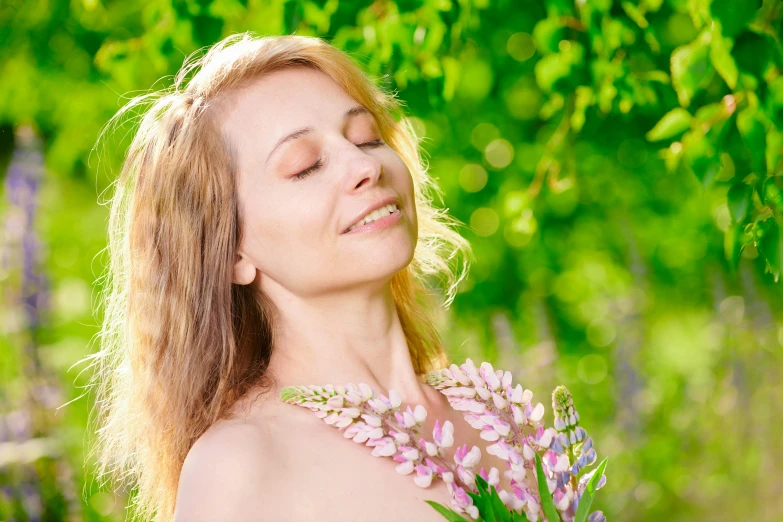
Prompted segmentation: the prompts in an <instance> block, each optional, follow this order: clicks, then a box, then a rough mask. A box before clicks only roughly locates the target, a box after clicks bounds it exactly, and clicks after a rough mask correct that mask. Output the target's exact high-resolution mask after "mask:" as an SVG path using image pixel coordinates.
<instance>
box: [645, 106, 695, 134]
mask: <svg viewBox="0 0 783 522" xmlns="http://www.w3.org/2000/svg"><path fill="white" fill-rule="evenodd" d="M692 119H693V118H692V116H691V114H690V113H689V112H688V111H686V110H685V109H683V108H681V107H677V108H675V109H672V110H670V111H669V112H667V113H666V114H665V115H664V116H663V118H661V119H660V121H659V122H658V123H656V124H655V127H653V128H652V129H651V130H650V131H649V132H648V133H647V135H646V136H647V140H648V141H661V140H665V139H669V138H673V137H674V136H678V135H680V134H682V133H683V132H685V131H686V130H688V129H689V128H690V127H691V120H692Z"/></svg>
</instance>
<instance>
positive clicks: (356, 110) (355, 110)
mask: <svg viewBox="0 0 783 522" xmlns="http://www.w3.org/2000/svg"><path fill="white" fill-rule="evenodd" d="M359 114H370V111H369V110H368V109H367V108H366V107H364V106H362V105H356V106H355V107H351V108H350V109H348V110H347V111H346V113H345V114H343V122H346V121H348V120H349V119H351V118H353V117H354V116H358V115H359ZM314 130H315V129H313V127H302V128H301V129H297V130H295V131H293V132H291V133H289V134H286V135H285V136H283V137H282V138H280V139H279V140H277V143H275V146H274V147H272V151H271V152H270V153H269V156H267V157H266V162H265V163H264V165H267V164H268V163H269V160H270V159H271V158H272V156H273V155H274V153H275V152H276V151H277V149H278V148H280V146H281V145H282V144H283V143H285V142H287V141H291V140H296V139H299V138H301V137H302V136H304V135H306V134H309V133H311V132H313V131H314Z"/></svg>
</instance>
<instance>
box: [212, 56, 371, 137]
mask: <svg viewBox="0 0 783 522" xmlns="http://www.w3.org/2000/svg"><path fill="white" fill-rule="evenodd" d="M356 104H357V102H356V100H354V99H353V98H351V97H350V96H349V95H348V94H347V93H346V92H345V91H344V90H343V89H342V87H340V86H339V85H338V84H337V83H336V82H335V81H334V80H332V79H331V78H330V77H329V76H327V75H326V74H325V73H323V72H321V71H318V70H315V69H310V68H305V67H291V68H287V69H283V70H280V71H275V72H273V73H270V74H268V75H265V76H264V77H263V78H260V79H258V80H255V81H253V82H252V83H250V84H248V85H247V86H245V87H243V88H242V89H240V90H238V91H237V92H235V93H234V94H233V95H232V96H231V99H230V100H229V103H228V104H227V109H226V111H225V112H224V117H223V119H222V122H221V123H222V127H223V131H224V133H226V134H227V135H228V136H229V137H230V138H231V139H232V141H234V142H235V143H239V144H242V143H244V142H247V141H248V139H249V140H251V141H252V143H253V145H254V149H256V150H259V149H261V152H268V151H269V148H271V147H272V145H273V144H274V142H275V141H276V140H277V139H278V138H279V137H280V136H281V135H283V134H284V133H286V132H290V131H291V130H293V129H297V128H300V127H305V126H314V127H316V128H318V127H320V126H322V125H326V124H330V123H333V122H334V121H338V120H341V119H342V117H343V114H344V113H345V111H346V110H348V109H350V108H351V107H353V106H355V105H356Z"/></svg>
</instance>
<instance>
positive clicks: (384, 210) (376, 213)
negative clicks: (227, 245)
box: [348, 203, 397, 232]
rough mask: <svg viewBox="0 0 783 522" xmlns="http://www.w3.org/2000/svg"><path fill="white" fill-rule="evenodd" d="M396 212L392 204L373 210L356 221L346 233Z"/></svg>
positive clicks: (395, 207)
mask: <svg viewBox="0 0 783 522" xmlns="http://www.w3.org/2000/svg"><path fill="white" fill-rule="evenodd" d="M396 210H397V205H395V204H394V203H392V204H389V205H386V206H383V207H381V208H379V209H376V210H373V211H372V212H370V213H369V214H367V215H366V216H364V218H362V219H360V220H359V221H357V222H356V223H355V224H354V225H351V228H349V229H348V232H350V231H351V230H353V229H354V228H356V227H360V226H362V225H365V224H367V223H372V222H373V221H376V220H378V219H380V218H382V217H384V216H388V215H389V214H392V213H394V212H395V211H396Z"/></svg>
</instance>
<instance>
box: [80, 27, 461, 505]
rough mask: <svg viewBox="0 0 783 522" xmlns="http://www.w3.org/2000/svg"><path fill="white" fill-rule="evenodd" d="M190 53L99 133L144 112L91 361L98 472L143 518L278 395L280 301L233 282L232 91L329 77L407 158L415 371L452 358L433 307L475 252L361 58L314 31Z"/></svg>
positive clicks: (113, 206) (126, 168) (118, 190)
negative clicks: (231, 422)
mask: <svg viewBox="0 0 783 522" xmlns="http://www.w3.org/2000/svg"><path fill="white" fill-rule="evenodd" d="M202 54H203V53H198V52H197V53H194V54H193V55H191V56H190V57H188V58H187V59H186V60H185V62H184V64H183V66H182V68H181V69H180V71H179V72H178V73H177V74H176V75H175V76H174V81H173V84H172V86H171V87H169V88H166V89H163V90H160V91H156V92H151V93H147V94H143V95H140V96H137V97H135V98H132V99H131V101H130V102H129V103H127V104H126V105H125V106H123V107H122V108H121V109H120V110H119V111H118V112H117V114H115V115H114V116H113V117H112V118H111V119H110V120H109V122H108V123H107V125H106V126H105V127H104V129H103V131H102V132H101V136H100V138H99V142H100V141H101V139H102V138H103V136H104V134H105V133H106V131H107V130H108V129H110V128H112V127H113V126H115V125H116V124H118V122H120V121H125V120H126V118H127V117H128V116H130V115H133V114H135V113H138V115H137V116H135V117H134V118H135V119H138V120H139V122H138V128H137V129H136V132H135V134H134V136H133V140H132V142H131V144H130V146H129V148H128V151H127V155H126V157H125V160H124V163H123V166H122V170H121V172H120V175H119V177H118V178H117V179H116V180H115V182H114V184H113V194H112V197H111V200H110V217H109V230H108V235H109V243H108V246H107V249H106V252H107V253H108V264H107V267H106V271H105V273H104V274H103V275H102V284H103V290H102V292H101V295H100V301H99V305H98V306H99V308H100V309H101V311H102V312H103V322H102V327H101V330H100V332H99V333H98V335H97V336H96V339H97V341H98V342H99V349H98V351H97V352H96V353H94V354H91V355H89V356H88V357H87V359H88V360H89V361H90V364H89V366H88V367H89V368H90V369H91V370H92V377H91V380H90V388H91V390H93V391H94V393H95V399H96V400H95V406H94V408H93V411H92V415H91V421H92V423H93V424H94V428H95V430H94V433H95V438H96V440H95V441H94V445H93V450H94V452H95V456H96V457H97V463H98V469H97V472H98V476H99V477H101V478H102V479H108V480H109V481H112V482H114V483H115V484H117V483H119V485H120V486H125V487H130V488H132V489H133V490H134V491H133V495H132V499H131V500H132V501H131V502H130V503H129V510H130V512H131V514H132V518H133V519H138V518H141V519H142V520H152V519H154V520H156V521H167V520H170V519H171V518H172V515H173V511H174V503H175V500H176V498H175V497H176V491H177V484H178V480H179V474H180V472H181V469H182V464H183V462H184V460H185V456H186V455H187V453H188V451H189V450H190V449H191V447H192V445H193V444H194V442H195V441H196V440H197V439H198V438H199V437H200V436H201V435H202V434H203V433H204V432H205V431H206V430H207V428H209V426H210V425H211V424H213V423H214V422H215V421H217V420H219V419H221V418H224V417H226V416H228V415H229V410H230V409H231V407H232V405H234V404H235V402H236V401H237V400H238V399H239V398H240V397H242V396H243V395H244V394H245V393H246V392H248V391H249V390H250V389H251V388H252V387H256V386H259V387H261V388H262V389H268V386H269V385H270V382H269V380H268V376H266V375H265V373H264V372H265V368H266V365H267V363H268V361H269V358H270V355H271V353H272V349H273V335H272V332H273V309H272V305H271V302H270V301H269V300H268V299H266V298H265V296H264V295H262V294H261V293H260V292H259V291H258V290H257V289H256V288H254V287H253V286H252V285H235V284H233V283H232V279H231V275H232V265H233V262H234V258H235V253H236V250H237V246H238V245H239V243H240V240H241V237H242V229H241V227H240V219H239V217H240V209H239V206H238V203H237V197H236V186H235V183H236V161H235V158H233V157H232V152H231V148H230V147H229V146H228V144H227V143H226V140H225V137H224V136H222V135H221V132H220V130H219V125H218V120H217V116H219V113H220V111H219V109H218V104H219V102H220V101H221V100H223V99H225V97H226V96H227V95H229V94H230V93H232V92H235V91H236V90H237V89H240V88H241V87H243V86H245V85H247V84H248V82H251V81H254V80H257V79H259V78H261V77H263V76H264V75H266V74H269V73H271V72H274V71H277V70H280V69H283V68H286V67H311V68H315V69H318V70H320V71H322V72H324V73H325V74H327V75H328V76H330V77H331V78H332V79H333V80H334V81H335V82H336V83H338V84H339V85H340V86H341V87H342V88H343V89H344V90H345V92H346V93H347V94H348V95H350V96H351V97H353V98H354V99H355V100H356V101H358V102H359V103H361V104H362V105H363V106H365V107H366V108H367V109H369V110H370V111H371V113H372V114H373V115H374V117H375V118H376V120H377V122H378V125H379V127H380V131H381V134H382V138H383V139H384V141H386V142H387V144H388V145H389V146H390V147H391V148H392V149H393V150H395V151H396V152H397V153H398V154H399V155H400V157H401V158H402V159H403V161H404V162H405V164H406V165H407V167H408V168H409V170H410V172H411V175H412V177H413V182H414V191H415V203H416V206H417V215H418V223H419V241H418V243H417V246H416V250H415V253H414V258H413V260H412V261H411V263H410V264H409V265H408V266H407V267H406V268H405V269H403V270H401V271H400V272H398V273H397V274H395V275H394V276H393V277H392V281H391V287H392V293H393V296H394V300H395V305H396V309H397V311H398V314H399V317H400V321H401V323H402V326H403V329H404V332H405V336H406V339H407V342H408V346H409V349H410V355H411V359H412V361H413V366H414V369H415V371H416V373H417V374H419V375H421V374H423V373H425V372H427V371H428V370H430V369H433V368H436V367H442V366H443V365H445V364H446V360H445V355H444V351H443V347H442V346H441V343H440V340H439V338H438V334H437V332H436V329H435V327H434V325H433V322H432V317H431V316H430V313H429V311H428V310H429V308H430V307H431V306H432V304H433V299H434V298H435V296H434V295H433V292H431V288H432V287H433V285H430V284H429V283H430V282H431V280H432V279H433V278H434V279H435V280H436V281H437V283H438V284H437V285H434V286H435V288H439V289H440V291H441V292H442V293H441V296H440V297H441V298H442V304H443V305H444V306H449V304H450V303H451V301H452V300H453V298H454V295H455V293H456V289H457V285H458V283H459V282H460V281H461V280H462V279H463V278H464V277H465V275H466V273H467V270H468V266H469V262H470V260H472V254H471V252H470V247H469V245H468V243H467V241H466V240H465V239H464V238H462V237H461V236H460V235H459V234H458V233H457V232H456V227H457V226H459V223H458V222H457V221H456V220H454V219H453V218H451V217H450V216H449V215H448V214H447V213H446V211H445V210H443V209H440V208H437V206H436V204H435V202H434V201H435V199H434V196H437V195H440V190H439V189H438V187H437V186H436V184H435V182H434V181H433V179H432V178H431V177H429V175H428V173H427V166H426V165H425V162H424V160H423V159H422V154H421V152H422V151H421V149H420V138H418V137H417V136H416V133H415V131H414V128H413V126H412V125H411V123H410V120H408V119H407V118H405V117H404V116H403V115H402V110H401V109H402V107H403V104H402V102H401V101H399V100H398V99H396V98H395V96H394V95H393V94H391V93H389V92H387V91H385V90H384V89H383V88H381V87H379V86H378V85H377V84H376V82H375V81H374V80H373V79H372V78H371V77H370V76H368V75H366V74H365V73H364V72H363V71H362V69H361V68H360V67H359V66H358V64H357V63H356V62H355V61H354V60H353V58H352V57H351V56H350V55H348V54H346V53H345V52H343V51H341V50H339V49H337V48H335V47H333V46H332V45H330V44H329V43H327V42H325V41H324V40H322V39H320V38H317V37H306V36H297V35H287V36H263V37H261V36H257V35H254V34H252V33H240V34H236V35H233V36H230V37H228V38H225V39H224V40H222V41H220V42H219V43H217V44H215V45H214V46H212V47H211V48H209V49H208V51H207V52H206V53H205V54H203V55H202Z"/></svg>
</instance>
